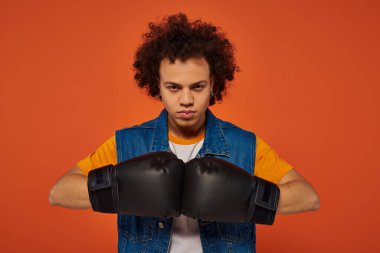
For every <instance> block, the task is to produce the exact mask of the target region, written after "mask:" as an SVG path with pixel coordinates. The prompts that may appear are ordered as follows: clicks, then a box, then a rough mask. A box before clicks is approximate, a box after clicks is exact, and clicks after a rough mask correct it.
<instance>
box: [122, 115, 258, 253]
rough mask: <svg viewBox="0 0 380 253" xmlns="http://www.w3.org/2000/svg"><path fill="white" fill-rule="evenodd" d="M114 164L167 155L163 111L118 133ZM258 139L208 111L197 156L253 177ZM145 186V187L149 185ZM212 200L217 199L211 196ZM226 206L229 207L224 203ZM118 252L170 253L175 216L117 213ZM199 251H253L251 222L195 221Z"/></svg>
mask: <svg viewBox="0 0 380 253" xmlns="http://www.w3.org/2000/svg"><path fill="white" fill-rule="evenodd" d="M116 148H117V161H118V163H120V162H123V161H125V160H127V159H130V158H133V157H135V156H139V155H143V154H146V153H149V152H155V151H170V148H169V142H168V125H167V111H166V110H165V109H164V110H163V111H162V112H161V113H160V115H159V116H158V117H157V118H156V119H153V120H150V121H147V122H145V123H143V124H141V125H138V126H133V127H130V128H125V129H122V130H118V131H116ZM255 155H256V136H255V134H254V133H251V132H248V131H245V130H243V129H241V128H239V127H237V126H235V125H233V124H231V123H229V122H226V121H223V120H220V119H218V118H216V117H215V116H214V115H213V114H212V112H211V111H210V110H209V109H207V111H206V130H205V139H204V143H203V146H202V148H201V149H200V150H199V152H198V154H197V157H204V156H214V157H218V158H221V159H224V160H227V161H229V162H231V163H233V164H235V165H237V166H239V167H240V168H243V169H244V170H246V171H247V172H249V173H250V174H253V169H254V163H255ZM147 187H149V186H147ZM215 197H216V198H218V197H220V196H215ZM226 204H228V203H226ZM117 223H118V252H119V253H124V252H147V253H150V252H157V253H158V252H163V253H166V252H169V246H170V239H171V233H172V231H171V229H172V225H173V218H166V219H165V218H156V217H140V216H134V215H118V219H117ZM198 226H199V231H200V237H201V243H202V248H203V252H205V253H208V252H218V253H219V252H229V253H231V252H256V227H255V224H253V223H226V222H205V221H202V220H200V219H198Z"/></svg>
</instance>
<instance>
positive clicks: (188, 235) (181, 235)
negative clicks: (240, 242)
mask: <svg viewBox="0 0 380 253" xmlns="http://www.w3.org/2000/svg"><path fill="white" fill-rule="evenodd" d="M203 141H204V139H202V140H200V141H199V142H197V143H194V144H189V145H182V144H176V143H173V142H171V141H169V147H170V149H171V151H172V152H173V153H174V154H176V156H177V157H178V158H179V159H182V161H184V162H185V163H186V162H188V161H189V160H191V159H193V158H194V157H195V156H196V155H197V154H198V151H199V150H200V149H201V147H202V145H203ZM169 247H170V249H169V251H170V253H183V252H186V253H200V252H203V251H202V244H201V237H200V234H199V227H198V221H197V220H196V219H193V218H190V217H187V216H185V215H181V216H179V217H174V218H173V227H172V237H171V240H170V246H169Z"/></svg>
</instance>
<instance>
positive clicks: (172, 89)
mask: <svg viewBox="0 0 380 253" xmlns="http://www.w3.org/2000/svg"><path fill="white" fill-rule="evenodd" d="M168 89H169V90H170V91H177V90H178V86H176V85H169V86H168Z"/></svg>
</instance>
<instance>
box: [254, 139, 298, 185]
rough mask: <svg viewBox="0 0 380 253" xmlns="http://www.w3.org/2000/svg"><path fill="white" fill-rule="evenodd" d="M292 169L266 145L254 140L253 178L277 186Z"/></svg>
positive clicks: (259, 140)
mask: <svg viewBox="0 0 380 253" xmlns="http://www.w3.org/2000/svg"><path fill="white" fill-rule="evenodd" d="M292 168H293V167H292V166H291V165H290V164H288V163H287V162H285V161H284V160H283V159H281V158H280V157H279V155H278V154H277V152H276V151H275V150H273V149H272V148H271V147H270V146H269V145H268V144H267V143H265V142H264V141H263V140H262V139H260V138H259V137H257V138H256V159H255V172H254V175H255V176H257V177H260V178H263V179H266V180H268V181H271V182H272V183H275V184H278V183H279V182H280V181H281V179H282V178H283V177H284V176H285V174H286V173H288V172H289V171H290V170H291V169H292Z"/></svg>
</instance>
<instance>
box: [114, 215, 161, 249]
mask: <svg viewBox="0 0 380 253" xmlns="http://www.w3.org/2000/svg"><path fill="white" fill-rule="evenodd" d="M118 220H119V224H118V225H119V232H121V233H120V234H121V235H122V236H123V237H126V238H125V239H128V240H131V241H136V242H142V241H149V240H152V239H153V233H154V227H155V223H156V220H157V218H154V217H140V216H133V215H119V217H118Z"/></svg>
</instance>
